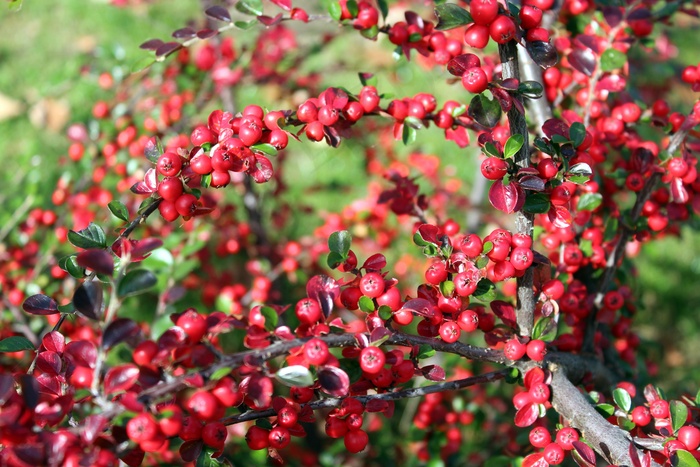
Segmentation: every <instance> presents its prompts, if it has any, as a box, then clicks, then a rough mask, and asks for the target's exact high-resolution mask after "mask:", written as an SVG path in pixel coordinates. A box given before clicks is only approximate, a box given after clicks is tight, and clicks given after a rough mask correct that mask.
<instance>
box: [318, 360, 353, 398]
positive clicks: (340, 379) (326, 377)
mask: <svg viewBox="0 0 700 467" xmlns="http://www.w3.org/2000/svg"><path fill="white" fill-rule="evenodd" d="M316 374H317V377H318V383H319V384H320V385H321V389H322V390H323V392H325V393H327V394H330V395H331V396H333V397H344V396H347V394H348V390H349V389H350V378H349V377H348V374H347V373H345V372H344V371H343V370H341V369H340V368H337V367H334V366H322V367H321V368H319V370H318V372H317V373H316Z"/></svg>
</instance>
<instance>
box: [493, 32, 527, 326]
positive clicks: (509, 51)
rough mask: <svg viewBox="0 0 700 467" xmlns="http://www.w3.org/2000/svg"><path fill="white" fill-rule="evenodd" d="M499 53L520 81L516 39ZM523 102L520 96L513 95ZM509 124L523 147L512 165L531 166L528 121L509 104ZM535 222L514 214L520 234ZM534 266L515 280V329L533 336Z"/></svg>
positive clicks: (507, 72) (509, 74)
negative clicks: (520, 138) (516, 299)
mask: <svg viewBox="0 0 700 467" xmlns="http://www.w3.org/2000/svg"><path fill="white" fill-rule="evenodd" d="M498 53H499V55H500V58H501V66H502V71H501V74H502V76H503V79H507V78H515V79H517V80H520V70H519V64H518V51H517V44H516V43H515V41H509V42H508V43H506V44H502V45H499V46H498ZM514 99H519V100H520V101H521V102H522V98H521V97H520V96H516V97H514ZM508 124H509V125H510V134H511V135H517V134H519V135H521V136H522V137H523V146H522V148H520V151H518V153H517V154H516V155H515V164H516V165H517V166H518V167H529V166H530V143H529V141H528V139H529V138H528V136H529V135H528V131H527V121H526V120H525V116H524V115H523V114H521V113H520V112H518V110H517V108H516V107H515V106H512V107H511V109H510V110H509V111H508ZM533 225H534V215H533V214H529V213H525V212H522V211H519V212H518V213H517V214H516V218H515V226H516V229H517V231H518V233H523V234H526V235H529V236H530V237H532V229H533ZM533 276H534V267H533V266H531V267H529V268H528V269H527V270H526V271H525V274H523V275H522V277H519V278H518V280H517V288H518V301H517V304H516V308H515V314H516V321H517V323H518V330H519V333H520V335H521V336H526V337H529V336H530V335H532V327H533V323H534V319H535V318H534V317H535V293H534V292H533V290H532V286H533Z"/></svg>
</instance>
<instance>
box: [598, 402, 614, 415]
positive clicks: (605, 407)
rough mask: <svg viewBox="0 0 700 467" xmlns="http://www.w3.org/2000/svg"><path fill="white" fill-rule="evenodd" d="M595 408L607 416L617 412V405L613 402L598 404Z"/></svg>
mask: <svg viewBox="0 0 700 467" xmlns="http://www.w3.org/2000/svg"><path fill="white" fill-rule="evenodd" d="M595 409H596V410H597V411H598V412H599V413H600V414H601V415H603V416H604V417H606V418H607V417H612V416H613V415H614V414H615V407H614V406H613V405H611V404H598V405H596V406H595Z"/></svg>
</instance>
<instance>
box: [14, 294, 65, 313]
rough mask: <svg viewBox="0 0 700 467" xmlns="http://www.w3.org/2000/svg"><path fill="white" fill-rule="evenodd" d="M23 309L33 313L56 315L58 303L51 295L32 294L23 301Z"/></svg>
mask: <svg viewBox="0 0 700 467" xmlns="http://www.w3.org/2000/svg"><path fill="white" fill-rule="evenodd" d="M22 309H23V310H24V311H26V312H27V313H30V314H32V315H55V314H56V313H58V305H57V304H56V302H55V301H54V299H52V298H51V297H48V296H46V295H43V294H36V295H32V296H31V297H29V298H27V299H26V300H25V301H24V303H22Z"/></svg>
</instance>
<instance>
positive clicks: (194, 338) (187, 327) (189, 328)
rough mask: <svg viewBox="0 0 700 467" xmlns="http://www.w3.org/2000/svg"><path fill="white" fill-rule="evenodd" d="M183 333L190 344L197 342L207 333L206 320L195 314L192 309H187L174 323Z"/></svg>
mask: <svg viewBox="0 0 700 467" xmlns="http://www.w3.org/2000/svg"><path fill="white" fill-rule="evenodd" d="M175 324H176V325H178V326H179V327H181V328H182V330H183V331H185V334H187V337H188V338H189V341H190V343H195V342H199V341H200V340H201V339H202V337H204V334H205V333H206V332H207V320H206V319H205V318H204V316H202V315H200V314H199V313H197V312H196V311H195V310H194V308H189V309H188V310H186V311H185V312H184V313H182V314H181V315H180V316H178V318H177V321H176V323H175Z"/></svg>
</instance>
